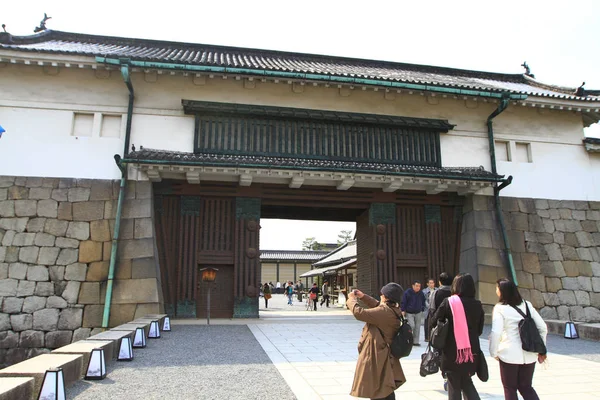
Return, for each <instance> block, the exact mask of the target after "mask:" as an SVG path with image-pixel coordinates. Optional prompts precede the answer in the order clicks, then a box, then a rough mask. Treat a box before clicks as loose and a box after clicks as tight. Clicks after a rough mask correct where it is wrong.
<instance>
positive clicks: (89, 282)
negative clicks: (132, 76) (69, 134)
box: [0, 177, 161, 366]
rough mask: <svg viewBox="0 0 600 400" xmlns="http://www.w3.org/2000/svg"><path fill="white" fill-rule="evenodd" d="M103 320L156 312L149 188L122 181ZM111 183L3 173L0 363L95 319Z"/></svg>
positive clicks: (106, 251) (105, 263)
mask: <svg viewBox="0 0 600 400" xmlns="http://www.w3.org/2000/svg"><path fill="white" fill-rule="evenodd" d="M126 193H127V196H126V201H125V203H124V209H123V219H122V221H121V234H120V241H119V251H118V262H117V266H116V276H115V278H116V280H115V284H114V291H113V301H112V304H113V306H112V308H111V316H110V326H116V325H119V324H122V323H125V322H127V321H131V320H133V319H134V318H137V317H138V316H143V315H146V314H149V313H158V312H159V311H161V310H160V301H159V290H158V288H159V286H158V280H157V276H158V274H157V265H156V262H155V257H154V248H155V246H154V234H153V232H154V228H153V223H152V186H151V184H150V183H149V182H134V181H130V182H128V188H127V192H126ZM118 195H119V182H118V181H102V180H81V179H78V180H75V179H56V178H51V179H50V178H24V177H0V244H1V246H0V311H1V312H0V366H6V365H10V364H13V363H16V362H19V361H22V360H23V359H26V358H29V357H32V356H35V355H37V354H40V353H44V352H49V351H50V349H54V348H58V347H61V346H64V345H65V344H68V343H71V342H74V341H77V340H80V339H83V338H86V337H87V336H89V335H90V334H91V333H92V331H93V330H94V329H95V328H99V327H100V326H101V323H102V313H103V307H104V306H103V304H104V296H105V293H106V281H107V277H108V267H109V259H110V253H111V247H112V244H111V243H112V234H113V230H114V225H115V214H116V205H117V198H118Z"/></svg>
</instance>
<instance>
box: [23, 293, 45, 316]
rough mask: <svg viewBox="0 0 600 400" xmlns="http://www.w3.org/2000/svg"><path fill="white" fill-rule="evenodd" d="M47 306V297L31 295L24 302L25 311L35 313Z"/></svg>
mask: <svg viewBox="0 0 600 400" xmlns="http://www.w3.org/2000/svg"><path fill="white" fill-rule="evenodd" d="M45 307H46V297H39V296H29V297H27V298H26V299H25V302H24V303H23V312H24V313H28V314H33V313H34V312H36V311H38V310H42V309H43V308H45Z"/></svg>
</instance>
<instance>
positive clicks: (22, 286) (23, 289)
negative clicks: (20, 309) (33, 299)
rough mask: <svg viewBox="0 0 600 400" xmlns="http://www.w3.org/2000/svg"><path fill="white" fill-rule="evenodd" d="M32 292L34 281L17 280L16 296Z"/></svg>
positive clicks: (31, 294)
mask: <svg viewBox="0 0 600 400" xmlns="http://www.w3.org/2000/svg"><path fill="white" fill-rule="evenodd" d="M34 292H35V282H29V281H19V286H17V296H18V297H27V296H33V294H34Z"/></svg>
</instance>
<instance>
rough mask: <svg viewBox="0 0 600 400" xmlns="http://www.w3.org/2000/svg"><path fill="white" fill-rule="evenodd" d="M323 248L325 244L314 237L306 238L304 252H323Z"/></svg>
mask: <svg viewBox="0 0 600 400" xmlns="http://www.w3.org/2000/svg"><path fill="white" fill-rule="evenodd" d="M323 247H324V246H323V244H321V243H319V242H317V240H316V239H315V238H314V237H309V238H306V239H304V241H303V242H302V250H321V249H323Z"/></svg>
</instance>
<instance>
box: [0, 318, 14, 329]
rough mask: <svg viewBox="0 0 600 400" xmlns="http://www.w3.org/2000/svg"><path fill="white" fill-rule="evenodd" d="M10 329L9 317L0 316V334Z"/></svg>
mask: <svg viewBox="0 0 600 400" xmlns="http://www.w3.org/2000/svg"><path fill="white" fill-rule="evenodd" d="M11 329H12V325H11V324H10V315H8V314H0V332H4V331H8V330H11Z"/></svg>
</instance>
